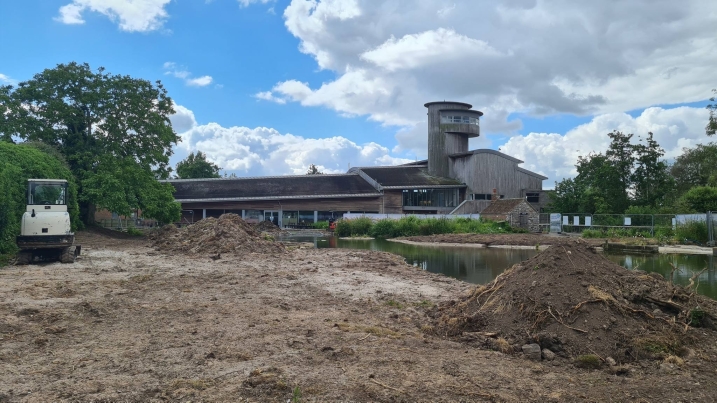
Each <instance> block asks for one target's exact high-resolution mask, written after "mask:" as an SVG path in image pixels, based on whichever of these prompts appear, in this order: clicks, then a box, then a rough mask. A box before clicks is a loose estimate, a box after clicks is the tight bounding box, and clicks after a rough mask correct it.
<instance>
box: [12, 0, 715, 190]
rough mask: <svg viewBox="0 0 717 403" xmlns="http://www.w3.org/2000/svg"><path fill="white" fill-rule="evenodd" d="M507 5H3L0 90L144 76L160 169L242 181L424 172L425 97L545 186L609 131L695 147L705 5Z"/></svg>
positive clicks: (635, 0)
mask: <svg viewBox="0 0 717 403" xmlns="http://www.w3.org/2000/svg"><path fill="white" fill-rule="evenodd" d="M518 3H520V4H519V5H518V6H516V5H515V4H511V6H510V7H508V6H507V5H500V4H497V5H496V4H495V3H492V2H481V1H468V0H462V1H451V2H446V1H441V0H417V1H416V2H415V6H414V7H411V8H410V9H406V8H405V3H402V2H400V1H398V0H384V1H377V0H321V1H318V0H317V1H312V0H277V1H271V0H239V1H238V0H212V1H205V0H171V1H170V0H55V1H46V0H45V1H40V0H24V1H4V2H0V43H2V44H3V48H4V52H3V53H4V55H5V57H3V58H2V59H1V60H0V80H2V81H3V82H5V83H14V82H17V81H22V80H27V79H29V78H31V77H32V75H33V74H35V73H37V72H40V71H41V70H43V69H45V68H51V67H53V66H55V65H56V64H58V63H66V62H70V61H77V62H87V63H89V64H90V65H91V66H92V67H93V68H96V67H99V66H104V67H105V68H107V69H108V71H110V72H112V73H118V74H127V75H130V76H133V77H139V78H145V79H149V80H157V79H160V80H162V82H163V83H164V85H165V86H166V88H167V89H168V91H169V94H170V96H171V97H172V98H173V99H174V101H175V103H176V104H177V105H178V107H177V110H178V111H177V119H176V122H185V124H176V128H177V131H178V132H180V134H182V137H183V139H184V141H183V142H182V144H181V145H179V146H178V147H177V148H176V156H175V158H173V162H176V161H177V160H179V159H181V158H183V157H184V156H186V155H187V153H188V152H191V151H204V152H206V153H207V154H208V156H209V157H210V159H212V160H214V161H216V162H217V163H218V164H219V165H220V166H222V167H224V168H226V171H227V172H235V173H237V174H238V175H242V176H243V175H264V174H286V173H301V172H303V171H305V168H306V166H308V164H310V163H316V164H318V165H320V166H321V167H323V168H324V169H325V170H326V171H327V172H340V171H343V170H345V169H346V166H347V165H348V164H352V165H378V164H396V163H400V162H403V161H406V160H413V159H416V158H423V157H424V156H425V136H426V135H425V122H424V121H423V119H425V109H424V108H423V104H424V103H425V102H429V101H434V100H441V99H448V100H456V101H462V102H469V103H472V104H473V105H474V107H475V108H476V109H480V110H482V111H484V113H485V116H484V119H483V122H482V131H483V134H482V136H481V138H480V139H479V140H476V141H472V143H471V145H472V146H473V147H487V148H499V147H500V148H501V150H502V151H504V152H506V153H509V154H511V155H514V156H516V157H518V158H521V159H523V160H525V164H524V166H525V167H526V168H528V169H533V170H536V171H538V172H541V173H543V174H546V175H547V176H549V177H550V178H551V179H550V180H549V181H547V182H546V186H547V187H550V186H551V185H552V181H553V180H559V179H561V178H563V177H569V176H571V175H574V172H573V171H572V165H573V164H574V162H575V158H576V156H577V155H578V154H576V152H575V151H576V150H577V149H578V147H577V146H576V145H579V149H580V151H581V152H582V153H584V152H586V150H592V151H602V149H604V147H605V146H606V144H607V143H606V141H605V138H606V136H605V135H604V134H605V133H607V132H609V131H611V130H614V129H620V130H626V131H633V132H642V131H647V130H651V131H653V132H655V133H656V137H657V139H658V141H660V142H661V144H662V145H663V147H665V149H666V151H667V156H668V157H672V158H673V157H674V156H675V155H677V154H678V153H679V150H681V148H682V147H684V146H693V145H694V144H697V143H699V142H704V141H706V140H707V139H706V138H705V136H704V130H703V128H704V125H705V123H706V120H705V119H706V111H705V110H704V106H705V105H706V99H707V98H708V97H709V96H710V89H711V88H712V87H714V86H717V73H715V72H714V71H715V70H716V69H714V68H713V66H714V65H715V62H717V59H716V58H717V56H715V54H717V51H710V50H717V39H715V38H717V36H715V35H710V34H709V33H705V32H701V31H700V30H697V29H694V28H692V27H693V26H694V25H700V24H702V25H701V26H714V22H715V21H714V20H715V18H717V17H715V15H717V13H708V12H705V10H704V6H705V5H704V3H700V2H699V1H697V0H695V1H687V2H686V3H684V4H683V6H682V7H676V6H675V5H673V4H670V3H669V2H664V3H662V2H659V3H655V4H653V3H651V2H645V1H642V0H628V1H623V2H616V3H614V4H613V3H611V4H607V3H610V2H605V3H606V4H597V5H596V4H591V5H583V6H580V5H575V4H573V3H567V4H566V3H564V2H563V1H560V0H554V1H553V0H551V1H540V2H536V1H533V0H524V1H522V2H518ZM700 5H701V6H702V8H700V7H699V6H700ZM707 8H715V6H713V5H711V4H710V5H707ZM621 9H624V10H628V9H630V10H632V13H633V14H630V13H621V12H619V11H620V10H621ZM137 10H140V11H137ZM478 10H480V11H481V12H480V13H479V14H476V12H477V11H478ZM616 10H617V12H616ZM635 10H643V11H644V12H645V15H644V16H642V15H640V14H639V13H637V14H635ZM713 11H717V10H713ZM611 13H612V14H611ZM576 14H578V15H582V17H583V18H582V19H576V18H575V17H574V16H575V15H576ZM470 15H480V17H481V24H476V21H475V18H468V16H470ZM542 21H545V23H542ZM615 27H619V29H614V28H615ZM665 27H669V29H665ZM666 30H667V31H668V32H666V33H665V32H663V31H666ZM702 31H705V30H702ZM568 33H570V34H568ZM626 38H629V40H628V39H626ZM192 80H194V81H192Z"/></svg>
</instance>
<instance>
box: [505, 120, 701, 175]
mask: <svg viewBox="0 0 717 403" xmlns="http://www.w3.org/2000/svg"><path fill="white" fill-rule="evenodd" d="M707 116H708V112H707V111H706V110H705V109H703V108H690V107H679V108H672V109H663V108H659V107H652V108H647V109H645V110H644V111H643V112H642V114H640V115H639V116H637V117H635V118H633V117H632V116H630V115H628V114H626V113H609V114H603V115H598V116H595V117H594V118H593V119H592V120H591V121H590V122H588V123H586V124H583V125H580V126H578V127H575V128H573V129H571V130H570V131H568V132H567V133H565V134H564V135H563V134H562V133H530V134H528V135H526V136H515V137H511V138H510V139H509V140H508V141H507V142H506V143H505V144H504V145H503V146H501V151H502V152H505V153H507V154H508V155H512V156H514V157H516V158H520V159H521V160H524V161H525V164H523V167H524V168H526V169H530V170H533V171H535V172H539V173H542V174H544V175H545V176H548V177H549V178H550V179H548V180H547V181H545V182H544V186H545V187H549V188H552V187H553V185H554V182H555V181H560V180H562V179H563V178H571V177H574V176H576V175H577V171H576V170H575V163H576V162H577V159H578V156H586V155H588V154H589V153H591V152H604V151H605V150H607V147H608V145H609V144H610V139H609V137H608V136H607V133H609V132H611V131H613V130H619V131H621V132H624V133H633V134H634V135H635V136H634V137H633V140H635V141H637V140H638V136H643V137H644V136H645V135H647V133H648V132H652V133H653V134H654V138H655V140H656V141H657V142H658V143H659V144H660V146H661V147H662V148H664V149H665V158H667V159H674V158H675V157H677V156H678V155H680V154H681V153H682V149H683V148H684V147H694V146H695V145H697V144H699V143H706V142H708V141H709V138H708V137H707V136H705V129H704V127H705V122H707Z"/></svg>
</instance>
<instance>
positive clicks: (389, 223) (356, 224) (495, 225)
mask: <svg viewBox="0 0 717 403" xmlns="http://www.w3.org/2000/svg"><path fill="white" fill-rule="evenodd" d="M523 232H526V231H524V230H522V229H519V228H512V227H511V226H510V225H508V224H507V223H505V222H496V221H489V220H482V219H479V220H474V219H469V218H456V219H446V218H416V217H414V216H406V217H402V218H401V219H399V220H393V219H383V220H379V221H376V222H374V221H372V220H371V219H369V218H366V217H361V218H356V219H352V220H339V221H338V222H337V223H336V235H338V236H341V237H347V236H371V237H373V238H382V239H387V238H396V237H401V236H416V235H435V234H471V233H472V234H510V233H523Z"/></svg>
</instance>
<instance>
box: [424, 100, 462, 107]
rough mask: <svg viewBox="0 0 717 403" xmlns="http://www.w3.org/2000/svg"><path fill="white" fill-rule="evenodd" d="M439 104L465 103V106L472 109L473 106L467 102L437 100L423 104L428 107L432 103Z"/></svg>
mask: <svg viewBox="0 0 717 403" xmlns="http://www.w3.org/2000/svg"><path fill="white" fill-rule="evenodd" d="M438 104H453V105H463V106H465V107H466V108H467V109H470V108H472V107H473V105H471V104H467V103H465V102H453V101H435V102H428V103H426V104H423V106H425V107H426V108H428V107H429V106H431V105H438Z"/></svg>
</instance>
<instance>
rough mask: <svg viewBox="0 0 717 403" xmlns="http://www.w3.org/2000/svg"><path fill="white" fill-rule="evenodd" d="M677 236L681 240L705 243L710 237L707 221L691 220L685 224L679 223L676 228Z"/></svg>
mask: <svg viewBox="0 0 717 403" xmlns="http://www.w3.org/2000/svg"><path fill="white" fill-rule="evenodd" d="M675 237H677V239H679V241H680V242H682V243H684V242H686V241H688V242H699V243H705V242H707V241H708V240H709V239H708V237H709V234H708V232H707V223H704V222H701V221H689V222H687V223H685V224H682V225H678V226H677V228H676V229H675Z"/></svg>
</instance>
